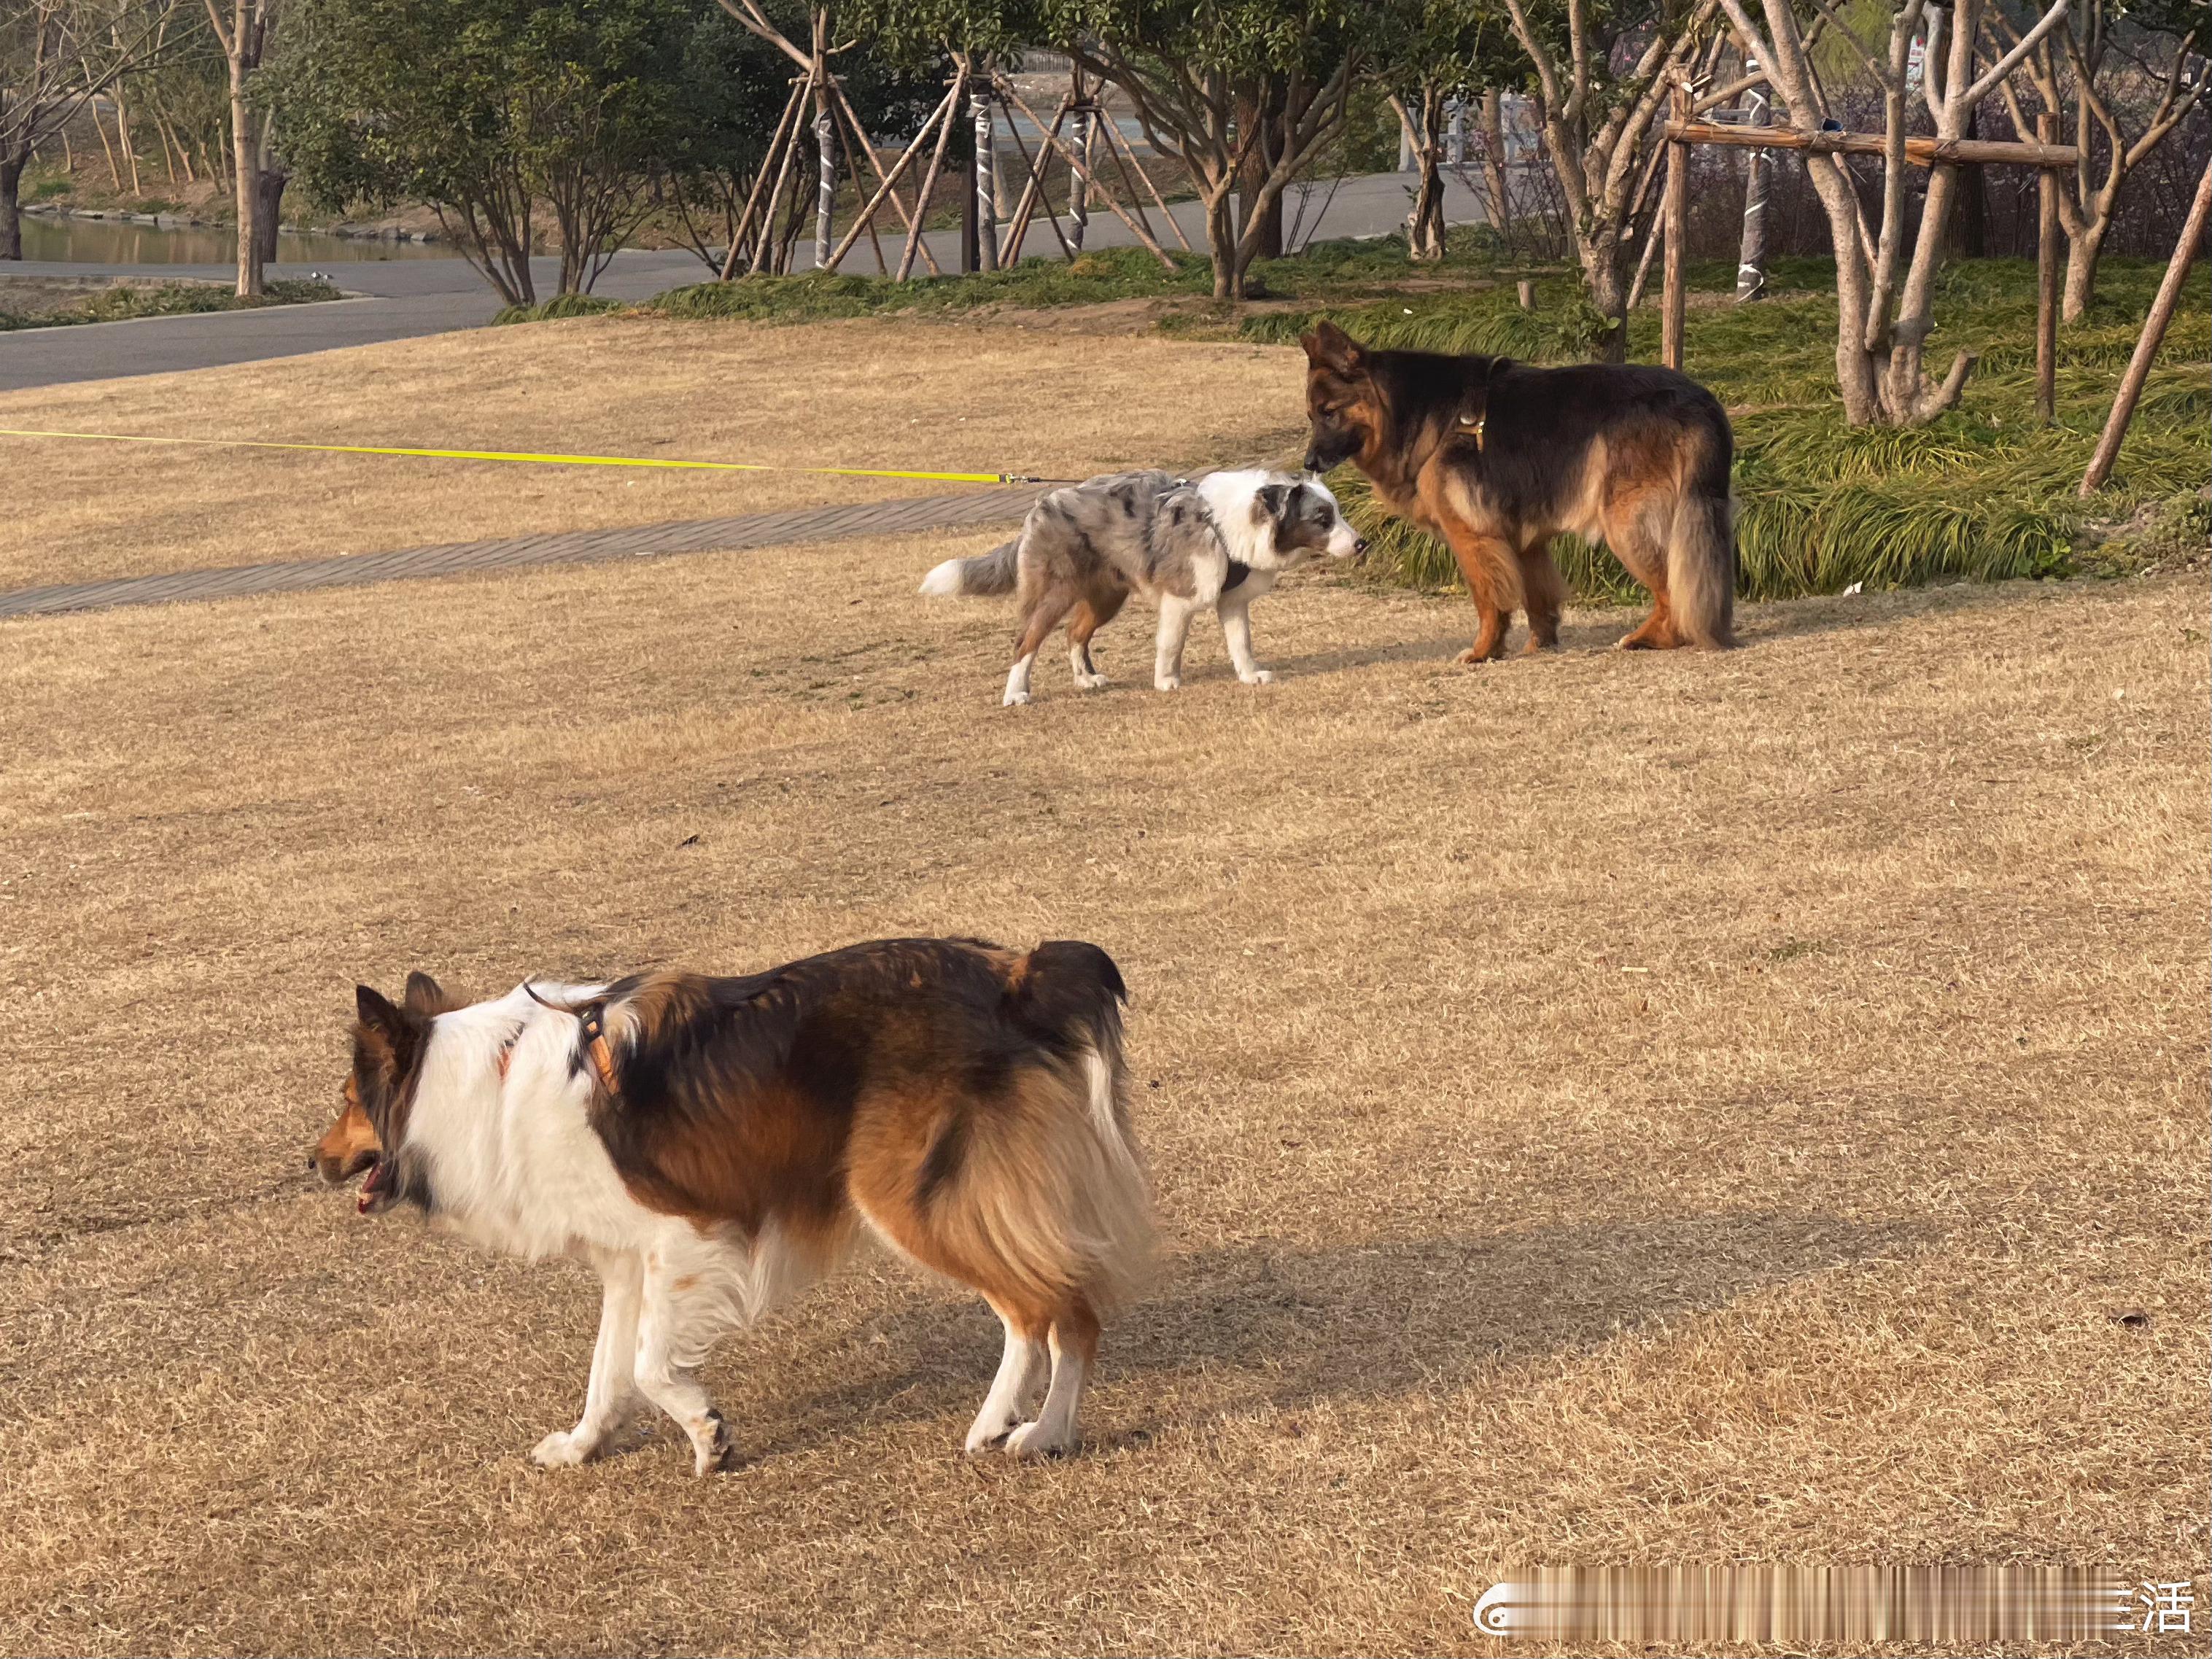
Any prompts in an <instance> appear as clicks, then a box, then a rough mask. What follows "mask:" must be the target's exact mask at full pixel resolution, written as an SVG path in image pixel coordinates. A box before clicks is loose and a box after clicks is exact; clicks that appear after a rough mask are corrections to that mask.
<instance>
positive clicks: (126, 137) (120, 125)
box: [94, 81, 145, 196]
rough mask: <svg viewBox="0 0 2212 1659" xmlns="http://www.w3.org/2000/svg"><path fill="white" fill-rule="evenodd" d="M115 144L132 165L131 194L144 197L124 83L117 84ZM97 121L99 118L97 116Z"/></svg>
mask: <svg viewBox="0 0 2212 1659" xmlns="http://www.w3.org/2000/svg"><path fill="white" fill-rule="evenodd" d="M114 96H115V142H116V143H118V144H120V145H121V146H122V147H123V158H124V160H125V161H128V162H130V164H131V194H132V195H133V196H143V195H144V194H145V191H144V190H143V188H142V187H141V186H140V185H139V182H138V149H137V145H135V144H133V143H131V116H130V113H129V111H128V109H127V108H126V106H125V104H124V101H123V83H122V82H120V81H118V82H116V83H115V94H114ZM94 119H95V120H96V119H98V117H97V116H95V117H94Z"/></svg>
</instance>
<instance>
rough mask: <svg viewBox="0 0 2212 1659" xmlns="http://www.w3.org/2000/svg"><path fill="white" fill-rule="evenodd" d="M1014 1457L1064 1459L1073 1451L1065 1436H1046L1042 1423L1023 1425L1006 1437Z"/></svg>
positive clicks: (1007, 1445)
mask: <svg viewBox="0 0 2212 1659" xmlns="http://www.w3.org/2000/svg"><path fill="white" fill-rule="evenodd" d="M1006 1449H1007V1450H1008V1451H1009V1452H1011V1453H1012V1454H1013V1455H1015V1456H1016V1457H1065V1456H1066V1455H1067V1454H1068V1453H1069V1452H1070V1451H1072V1450H1073V1447H1072V1446H1071V1445H1070V1444H1069V1443H1068V1441H1067V1437H1066V1436H1065V1435H1057V1434H1048V1433H1046V1432H1045V1427H1044V1425H1043V1424H1042V1423H1024V1424H1023V1425H1021V1427H1019V1428H1018V1429H1016V1430H1015V1431H1013V1432H1012V1434H1010V1435H1008V1436H1007V1437H1006Z"/></svg>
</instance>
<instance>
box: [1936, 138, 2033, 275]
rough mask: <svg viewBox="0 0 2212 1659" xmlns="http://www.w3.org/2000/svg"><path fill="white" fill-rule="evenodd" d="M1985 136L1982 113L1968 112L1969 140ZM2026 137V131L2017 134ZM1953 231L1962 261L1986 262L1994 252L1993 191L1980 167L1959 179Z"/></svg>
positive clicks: (1954, 244) (1968, 169)
mask: <svg viewBox="0 0 2212 1659" xmlns="http://www.w3.org/2000/svg"><path fill="white" fill-rule="evenodd" d="M1981 136H1982V112H1981V111H1979V110H1978V109H1976V110H1969V111H1968V112H1966V137H1969V138H1978V137H1981ZM2015 137H2021V138H2025V137H2027V134H2026V133H2024V132H2022V133H2018V134H2015ZM1952 228H1953V229H1954V232H1955V233H1956V234H1955V237H1954V241H1953V244H1952V246H1954V247H1956V248H1957V249H1958V250H1959V257H1960V258H1962V259H1986V258H1989V253H1990V190H1989V185H1988V182H1987V181H1986V180H1985V179H1984V178H1983V177H1982V170H1981V169H1980V168H1979V167H1968V168H1967V169H1966V173H1965V175H1964V176H1963V177H1962V178H1960V180H1959V211H1958V217H1957V220H1956V222H1955V223H1954V225H1953V227H1952Z"/></svg>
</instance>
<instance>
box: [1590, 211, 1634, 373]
mask: <svg viewBox="0 0 2212 1659" xmlns="http://www.w3.org/2000/svg"><path fill="white" fill-rule="evenodd" d="M1620 263H1621V262H1620V240H1619V238H1618V237H1614V238H1612V239H1610V240H1607V241H1606V242H1604V243H1603V244H1602V245H1601V244H1598V243H1595V242H1591V243H1587V244H1585V245H1584V246H1583V250H1582V268H1583V287H1584V288H1585V289H1588V290H1589V301H1590V305H1591V306H1592V307H1594V308H1595V310H1596V312H1597V313H1598V315H1600V316H1601V317H1603V318H1604V319H1606V322H1607V328H1606V331H1605V332H1604V333H1603V334H1601V336H1599V337H1598V342H1597V349H1596V351H1595V353H1594V354H1593V356H1594V359H1595V361H1596V362H1601V363H1625V362H1627V361H1628V285H1627V284H1626V283H1624V282H1622V281H1621V279H1620Z"/></svg>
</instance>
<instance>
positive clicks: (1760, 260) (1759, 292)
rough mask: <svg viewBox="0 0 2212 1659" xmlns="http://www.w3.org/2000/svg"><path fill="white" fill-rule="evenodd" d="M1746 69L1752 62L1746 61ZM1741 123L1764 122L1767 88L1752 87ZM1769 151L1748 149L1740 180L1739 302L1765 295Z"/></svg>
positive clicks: (1737, 293)
mask: <svg viewBox="0 0 2212 1659" xmlns="http://www.w3.org/2000/svg"><path fill="white" fill-rule="evenodd" d="M1745 67H1746V68H1747V69H1749V68H1750V67H1751V65H1749V64H1746V65H1745ZM1743 113H1744V125H1747V126H1765V125H1766V121H1767V105H1766V89H1765V88H1764V87H1753V88H1752V89H1751V90H1750V92H1749V93H1747V94H1746V95H1745V97H1744V100H1743ZM1773 165H1774V163H1773V155H1772V152H1771V151H1768V150H1763V149H1755V150H1753V151H1751V152H1750V161H1749V164H1748V165H1747V167H1745V169H1744V179H1743V239H1742V240H1741V243H1740V244H1739V245H1738V246H1737V249H1736V256H1735V298H1736V303H1737V304H1738V305H1741V304H1742V303H1743V302H1744V301H1747V300H1759V299H1764V298H1765V296H1766V180H1767V175H1768V174H1769V173H1771V172H1772V170H1773Z"/></svg>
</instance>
